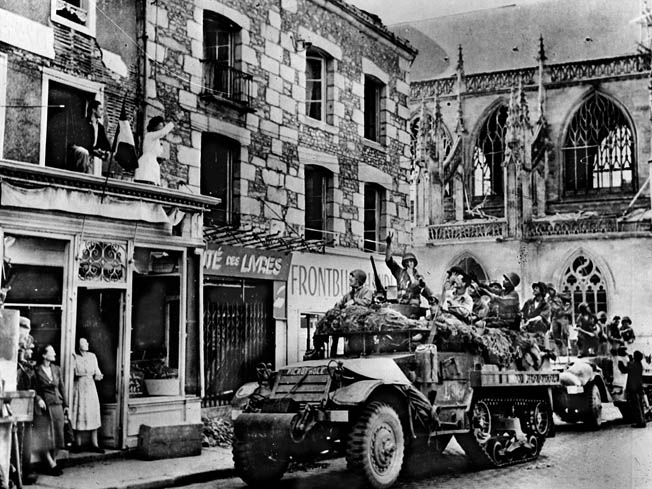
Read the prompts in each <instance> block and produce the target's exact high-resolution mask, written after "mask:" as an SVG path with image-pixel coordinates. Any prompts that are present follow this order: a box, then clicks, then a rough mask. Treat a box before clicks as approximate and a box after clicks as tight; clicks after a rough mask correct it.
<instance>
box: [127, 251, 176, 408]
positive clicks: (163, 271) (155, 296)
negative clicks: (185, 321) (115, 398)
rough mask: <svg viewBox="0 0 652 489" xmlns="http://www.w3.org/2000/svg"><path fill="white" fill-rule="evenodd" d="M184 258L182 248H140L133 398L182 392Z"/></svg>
mask: <svg viewBox="0 0 652 489" xmlns="http://www.w3.org/2000/svg"><path fill="white" fill-rule="evenodd" d="M182 260H183V256H182V253H181V252H178V251H170V250H153V249H148V248H136V249H135V252H134V268H135V271H134V275H133V311H132V319H131V328H132V329H131V379H130V389H129V390H130V395H131V396H134V397H135V396H151V395H179V394H181V386H180V383H179V356H180V345H181V343H180V341H179V335H180V331H181V330H180V322H181V317H182V315H181V303H180V295H181V272H182V267H183V261H182ZM151 381H154V382H151ZM163 381H165V382H163Z"/></svg>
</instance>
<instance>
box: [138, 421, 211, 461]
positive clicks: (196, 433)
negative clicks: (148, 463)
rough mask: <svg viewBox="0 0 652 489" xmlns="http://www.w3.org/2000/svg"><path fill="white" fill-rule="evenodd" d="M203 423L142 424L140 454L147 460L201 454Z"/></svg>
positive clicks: (139, 434) (139, 439) (139, 443)
mask: <svg viewBox="0 0 652 489" xmlns="http://www.w3.org/2000/svg"><path fill="white" fill-rule="evenodd" d="M202 428H203V425H202V424H201V423H193V424H178V425H171V426H149V425H145V424H141V425H140V431H139V433H138V455H139V456H140V458H143V459H145V460H156V459H162V458H176V457H191V456H194V455H200V454H201V440H202Z"/></svg>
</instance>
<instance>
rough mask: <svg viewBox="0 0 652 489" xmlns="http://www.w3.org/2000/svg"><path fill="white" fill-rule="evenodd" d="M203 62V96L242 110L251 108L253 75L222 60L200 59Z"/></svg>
mask: <svg viewBox="0 0 652 489" xmlns="http://www.w3.org/2000/svg"><path fill="white" fill-rule="evenodd" d="M202 63H203V64H204V93H203V96H204V97H206V98H209V99H212V100H214V101H218V102H226V103H230V104H232V105H234V106H235V107H236V108H239V109H241V110H244V111H249V110H252V109H251V102H252V93H251V92H252V80H253V77H252V76H251V75H250V74H248V73H244V72H243V71H240V70H236V69H235V68H233V67H232V66H228V65H227V64H225V63H224V62H223V61H216V60H208V59H205V60H202Z"/></svg>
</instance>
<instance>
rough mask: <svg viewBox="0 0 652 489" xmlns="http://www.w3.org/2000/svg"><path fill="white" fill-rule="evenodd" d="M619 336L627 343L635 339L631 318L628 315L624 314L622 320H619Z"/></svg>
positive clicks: (629, 343)
mask: <svg viewBox="0 0 652 489" xmlns="http://www.w3.org/2000/svg"><path fill="white" fill-rule="evenodd" d="M620 337H621V338H622V339H623V341H624V342H625V343H626V344H628V345H631V344H632V343H634V341H636V334H635V333H634V329H633V328H632V320H631V319H629V316H624V317H623V319H622V321H620Z"/></svg>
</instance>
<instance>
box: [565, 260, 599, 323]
mask: <svg viewBox="0 0 652 489" xmlns="http://www.w3.org/2000/svg"><path fill="white" fill-rule="evenodd" d="M561 289H562V290H563V291H564V292H566V293H569V294H570V296H571V300H572V303H573V310H574V311H575V313H577V312H578V308H579V305H580V304H582V303H583V302H585V303H587V304H588V305H589V307H590V308H591V311H593V312H594V313H596V312H599V311H604V312H609V311H608V310H607V305H608V300H607V299H608V297H607V284H606V281H605V278H604V275H603V274H602V271H601V270H600V268H599V267H598V266H597V265H596V264H595V262H594V261H593V260H592V259H591V258H589V257H587V256H585V255H578V256H577V257H576V258H574V259H573V261H572V262H571V264H570V265H569V266H568V267H567V268H566V270H565V271H564V275H563V278H562V284H561Z"/></svg>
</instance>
